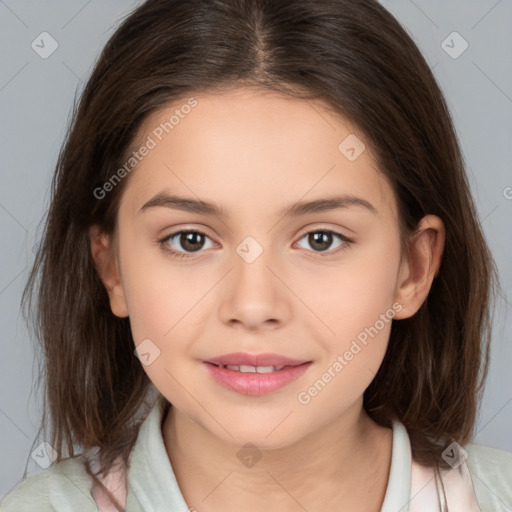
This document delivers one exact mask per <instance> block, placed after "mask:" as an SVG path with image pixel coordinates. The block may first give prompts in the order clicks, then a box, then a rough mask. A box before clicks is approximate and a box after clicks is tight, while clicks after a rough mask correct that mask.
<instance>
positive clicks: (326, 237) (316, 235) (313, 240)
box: [301, 230, 351, 253]
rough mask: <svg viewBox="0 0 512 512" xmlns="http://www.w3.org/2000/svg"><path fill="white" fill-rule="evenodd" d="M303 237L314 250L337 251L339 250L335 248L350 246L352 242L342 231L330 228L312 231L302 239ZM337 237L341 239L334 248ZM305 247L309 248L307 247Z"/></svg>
mask: <svg viewBox="0 0 512 512" xmlns="http://www.w3.org/2000/svg"><path fill="white" fill-rule="evenodd" d="M303 239H306V240H307V243H308V244H309V246H310V248H311V249H312V250H313V251H314V252H329V253H335V252H337V251H336V250H335V249H338V248H340V247H342V248H344V247H345V246H348V245H349V244H350V242H351V241H350V240H349V239H348V238H347V237H345V236H343V235H342V234H341V233H336V232H335V231H329V230H317V231H310V232H309V233H306V234H305V235H304V236H303V237H302V238H301V240H303ZM336 239H337V240H338V241H339V243H338V245H336V246H335V247H334V248H333V247H331V246H332V244H333V242H334V241H335V240H336ZM304 248H306V249H307V247H304ZM329 249H331V250H329Z"/></svg>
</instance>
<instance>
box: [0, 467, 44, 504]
mask: <svg viewBox="0 0 512 512" xmlns="http://www.w3.org/2000/svg"><path fill="white" fill-rule="evenodd" d="M48 473H49V470H45V471H43V472H41V473H37V474H36V475H32V476H29V477H28V478H26V479H25V480H23V481H22V482H21V483H19V484H18V485H17V486H16V487H15V488H14V489H13V490H12V491H10V492H9V494H7V496H5V497H4V498H3V500H2V501H1V502H0V512H11V511H13V512H14V511H15V510H20V511H24V510H34V509H35V506H34V504H35V503H37V508H38V509H39V510H41V511H42V512H46V511H47V510H48V511H50V510H52V508H51V504H50V500H49V498H48Z"/></svg>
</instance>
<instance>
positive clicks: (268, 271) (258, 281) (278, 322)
mask: <svg viewBox="0 0 512 512" xmlns="http://www.w3.org/2000/svg"><path fill="white" fill-rule="evenodd" d="M260 247H261V246H260ZM243 249H245V250H246V251H245V253H244V251H243ZM256 249H257V248H256V247H255V246H254V245H252V246H251V242H250V241H249V242H248V243H247V245H244V244H241V246H239V247H238V248H237V254H236V255H235V257H234V258H233V263H234V266H233V269H232V271H231V272H229V274H228V276H226V279H225V282H224V283H223V287H224V289H223V293H222V297H223V299H222V303H221V305H220V308H219V315H220V317H221V321H222V322H224V323H225V324H228V325H230V326H233V327H238V328H243V329H247V330H251V331H254V330H259V329H266V330H268V329H275V328H278V327H280V326H282V325H284V324H286V323H287V322H289V320H290V318H291V309H292V307H291V303H290V299H291V297H290V295H291V292H290V290H289V289H288V288H287V287H286V285H285V284H283V281H285V279H284V276H280V275H279V274H280V271H279V270H278V269H279V265H278V264H277V263H276V260H275V258H273V256H272V254H271V251H267V250H265V249H264V248H263V247H261V250H256ZM258 253H259V254H258ZM247 255H248V256H249V257H246V256H247Z"/></svg>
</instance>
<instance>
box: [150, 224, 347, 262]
mask: <svg viewBox="0 0 512 512" xmlns="http://www.w3.org/2000/svg"><path fill="white" fill-rule="evenodd" d="M182 233H197V234H199V235H203V236H205V237H207V238H210V237H209V236H208V235H207V234H206V233H204V232H203V231H200V230H198V229H182V230H180V231H175V232H174V233H171V234H169V235H167V236H166V237H165V238H162V239H161V240H159V241H158V243H159V245H160V246H161V247H162V249H163V250H165V251H166V252H168V253H170V254H171V256H172V257H175V258H178V259H180V260H183V259H188V258H193V257H194V256H195V253H186V252H182V251H176V250H174V249H171V248H170V247H169V245H168V244H167V242H168V241H169V240H171V239H172V238H174V237H175V236H176V235H180V234H182ZM311 233H330V234H333V235H334V236H335V237H337V238H338V239H339V240H340V241H341V242H343V244H342V245H340V247H338V248H337V249H335V250H331V251H311V252H314V253H316V254H318V255H319V256H320V257H326V256H334V255H335V254H338V253H340V252H342V251H344V250H346V249H348V248H349V247H350V246H351V244H352V243H353V241H352V240H351V239H349V238H347V237H346V236H345V235H342V234H341V233H338V232H337V231H332V230H330V229H314V230H312V231H307V232H306V233H304V234H303V235H302V236H301V237H300V238H299V240H302V239H303V238H304V237H305V236H307V235H309V234H311ZM197 252H203V251H201V250H199V251H197Z"/></svg>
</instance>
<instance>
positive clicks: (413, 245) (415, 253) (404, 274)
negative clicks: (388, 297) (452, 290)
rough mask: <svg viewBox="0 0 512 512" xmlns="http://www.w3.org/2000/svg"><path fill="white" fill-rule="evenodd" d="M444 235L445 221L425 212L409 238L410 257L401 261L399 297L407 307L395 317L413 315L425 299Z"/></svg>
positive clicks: (439, 255) (437, 262) (442, 246)
mask: <svg viewBox="0 0 512 512" xmlns="http://www.w3.org/2000/svg"><path fill="white" fill-rule="evenodd" d="M445 236H446V235H445V228H444V224H443V221H442V220H441V219H440V218H439V217H437V216H436V215H426V216H425V217H423V218H422V219H421V221H420V222H419V224H418V228H417V230H416V232H415V233H414V234H413V235H412V236H411V238H410V239H409V240H408V244H407V245H408V257H407V258H406V259H404V260H403V261H402V265H401V267H400V272H399V278H398V281H397V291H396V301H397V302H399V303H400V304H402V305H403V306H405V307H404V308H402V310H401V311H400V312H398V313H397V314H396V315H395V318H396V319H398V320H400V319H403V318H409V317H411V316H413V315H414V314H415V313H416V312H417V311H418V309H420V307H421V305H422V304H423V302H424V301H425V300H426V298H427V296H428V293H429V291H430V287H431V286H432V281H433V280H434V276H435V275H437V273H438V271H439V267H440V266H441V259H442V256H443V250H444V242H445Z"/></svg>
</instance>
